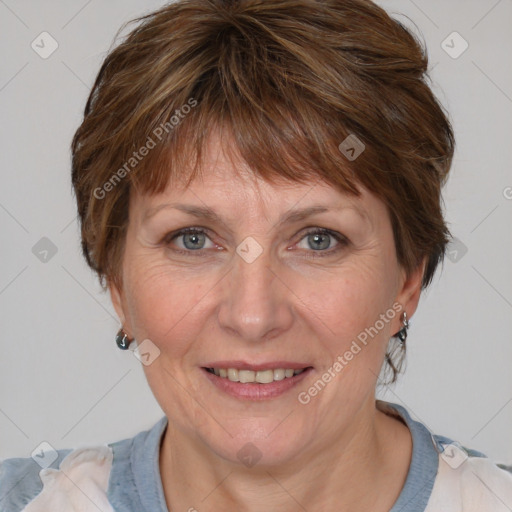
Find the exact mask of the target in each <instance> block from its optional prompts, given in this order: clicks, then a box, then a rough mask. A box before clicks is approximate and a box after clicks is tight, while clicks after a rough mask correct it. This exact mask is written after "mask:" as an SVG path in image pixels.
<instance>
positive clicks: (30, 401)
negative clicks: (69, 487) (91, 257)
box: [0, 0, 512, 463]
mask: <svg viewBox="0 0 512 512" xmlns="http://www.w3.org/2000/svg"><path fill="white" fill-rule="evenodd" d="M380 4H381V5H383V6H384V7H386V8H387V9H388V10H389V11H390V12H392V13H403V14H405V15H406V16H407V17H404V16H401V15H400V16H398V17H399V18H400V19H401V20H403V21H404V22H405V23H406V24H408V25H412V22H414V24H415V25H416V26H417V28H418V29H419V30H420V31H421V32H422V34H423V35H424V37H425V40H426V43H427V46H428V49H429V55H430V59H431V62H430V67H431V69H432V72H431V76H432V79H433V83H434V88H435V92H436V94H438V96H439V97H440V99H441V101H442V103H443V104H444V105H445V106H446V107H447V108H448V110H449V112H450V113H451V117H452V119H453V123H454V127H455V132H456V137H457V142H458V147H457V153H456V157H455V161H454V165H453V169H452V175H451V178H450V180H449V183H448V185H447V187H446V189H445V192H444V197H445V203H446V216H447V219H448V221H449V223H450V228H451V230H452V232H453V234H454V235H455V236H456V237H457V239H458V240H460V242H457V244H456V246H455V247H452V248H451V252H450V258H448V259H447V260H446V263H445V265H444V269H443V270H442V272H438V274H437V276H436V279H435V281H434V283H433V284H432V286H431V288H430V289H429V290H428V291H427V293H426V294H424V296H423V297H422V299H421V302H420V306H419V309H418V311H417V312H416V314H415V315H414V317H413V320H412V322H411V329H410V332H409V339H408V344H409V354H408V367H407V372H406V374H405V375H404V376H402V377H401V380H400V381H399V383H398V384H397V385H396V386H395V387H394V388H392V389H390V390H388V391H387V392H386V393H385V394H384V395H383V397H384V398H385V399H387V400H390V401H393V402H397V403H401V404H403V405H405V406H406V407H407V408H408V409H409V410H410V411H411V413H412V415H413V416H414V417H415V418H418V419H420V420H421V421H423V422H424V423H426V424H427V426H428V427H429V428H430V429H431V430H433V431H434V432H435V433H439V434H444V435H447V436H449V437H453V438H455V439H457V440H459V441H460V442H462V443H463V444H466V445H467V446H470V447H473V448H476V449H479V450H481V451H483V452H484V453H486V454H488V455H489V456H491V457H492V458H494V459H495V460H497V461H506V462H509V463H510V462H512V403H511V402H512V371H511V361H512V343H511V341H512V340H511V335H510V332H511V331H512V265H511V264H510V262H511V261H512V258H511V256H512V230H511V228H510V226H511V222H510V221H511V220H512V173H511V162H512V123H511V114H512V80H511V78H512V59H511V58H510V56H511V54H512V36H511V32H510V27H511V26H512V23H511V22H512V0H500V1H496V0H478V1H476V0H472V1H468V0H450V1H441V0H436V1H432V0H430V1H427V0H415V1H410V0H395V1H382V2H380ZM161 5H162V2H160V1H142V0H128V1H127V0H112V1H108V2H107V1H100V0H90V1H83V0H73V1H69V0H66V1H64V0H46V1H44V2H42V1H40V2H36V1H28V0H0V39H1V48H2V50H1V52H2V66H1V67H0V118H1V120H2V122H1V125H0V131H1V132H0V140H1V144H2V151H1V152H0V173H1V184H2V185H1V187H0V226H1V228H0V229H1V233H2V250H1V270H0V315H1V319H0V321H1V338H0V458H5V457H11V456H29V455H30V454H31V452H32V451H33V450H34V448H35V447H36V446H38V445H39V444H40V443H41V442H42V441H47V442H49V443H50V444H51V445H52V446H53V447H55V448H70V447H78V446H81V445H84V444H89V443H103V442H112V441H116V440H119V439H122V438H125V437H129V436H132V435H134V434H135V433H137V432H139V431H140V430H143V429H146V428H149V427H150V426H151V425H153V423H154V422H155V421H156V420H157V419H158V418H160V417H161V416H162V411H161V409H160V407H159V406H158V404H157V403H156V401H155V399H154V398H153V395H152V393H151V391H150V389H149V387H148V385H147V383H146V381H145V378H144V374H143V371H142V367H141V363H140V362H139V361H138V360H137V359H136V358H135V357H134V356H133V354H132V353H130V352H127V353H125V352H121V351H120V350H118V349H117V347H116V345H115V343H114V335H115V333H116V331H117V329H118V327H119V323H118V321H117V318H116V316H115V313H114V310H113V308H112V306H111V304H110V301H109V297H108V295H105V294H103V293H102V292H101V290H100V287H99V284H98V283H97V281H96V278H95V277H94V275H93V274H92V273H91V272H90V271H89V270H88V268H87V267H86V265H85V263H84V262H83V261H82V258H81V255H80V251H79V237H78V227H77V222H76V214H75V205H74V199H73V196H72V195H71V185H70V161H69V143H70V141H71V137H72V135H73V132H74V130H75V129H76V128H77V126H78V124H79V122H80V119H81V113H82V110H83V107H84V104H85V100H86V95H87V93H88V91H89V89H90V87H91V85H92V82H93V79H94V77H95V74H96V72H97V71H98V69H99V66H100V63H101V61H102V59H103V58H104V57H105V54H106V51H107V50H108V48H109V47H110V45H111V43H112V41H113V36H114V34H115V32H116V31H117V29H118V28H119V27H120V25H121V23H122V22H124V21H126V20H128V19H130V18H133V17H135V16H136V15H140V14H143V13H145V12H148V11H149V10H152V9H154V8H157V7H159V6H161ZM408 18H410V19H408ZM415 30H416V29H415ZM43 31H46V32H48V33H49V34H51V36H52V37H53V38H54V39H55V40H56V41H57V43H58V48H57V50H56V51H55V52H54V53H53V54H52V55H50V56H49V57H48V58H46V59H43V58H41V57H40V55H39V54H38V53H36V52H35V51H34V50H33V49H32V47H31V43H32V41H34V40H35V41H36V43H38V41H39V43H38V44H39V45H40V47H41V46H42V43H41V38H38V36H39V34H41V32H43ZM454 31H456V32H458V33H459V34H460V35H461V36H462V38H464V40H466V41H467V42H468V44H469V48H468V49H467V50H466V51H465V52H464V53H462V54H461V55H460V56H458V58H453V57H452V56H450V55H449V54H448V53H447V52H446V51H445V49H446V50H448V51H449V52H451V53H452V55H455V54H457V53H459V52H460V50H461V49H462V48H463V46H462V44H463V41H462V40H461V39H458V38H457V36H455V38H454V37H453V36H451V37H450V38H448V39H447V37H448V36H449V35H450V34H451V33H452V32H454ZM44 37H46V38H47V37H48V36H44ZM443 41H446V42H445V43H444V48H445V49H443V46H442V45H443V43H442V42H443ZM36 43H35V44H36ZM50 43H51V42H50V40H49V39H45V43H44V49H43V48H40V49H39V51H43V50H44V51H48V49H50V48H51V46H50ZM449 47H452V48H449ZM43 237H46V238H48V239H49V240H51V242H52V244H54V246H55V249H56V251H57V252H56V253H55V254H52V252H51V248H50V252H48V253H47V254H45V253H44V252H42V251H43V250H45V248H46V249H48V247H49V245H48V244H49V242H48V241H42V242H41V241H40V240H41V238H43ZM34 247H35V249H34ZM55 249H54V250H55ZM466 250H467V252H465V251H466ZM42 260H43V261H42Z"/></svg>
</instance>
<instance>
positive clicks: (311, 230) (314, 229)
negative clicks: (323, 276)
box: [162, 226, 350, 259]
mask: <svg viewBox="0 0 512 512" xmlns="http://www.w3.org/2000/svg"><path fill="white" fill-rule="evenodd" d="M189 233H199V234H204V235H205V236H206V237H207V238H208V239H209V240H210V241H211V242H212V243H213V244H215V242H214V241H213V240H212V238H211V236H210V233H211V231H210V230H209V229H208V228H204V227H202V226H188V227H185V228H182V229H179V230H177V231H173V232H171V233H167V234H166V235H165V236H164V237H163V239H162V243H163V244H164V245H169V244H170V243H171V242H172V241H173V240H175V239H176V238H179V237H182V236H184V235H186V234H189ZM310 234H326V235H329V236H330V237H332V238H334V239H335V240H336V242H337V245H335V247H334V248H330V249H327V250H320V251H315V250H313V249H311V250H309V251H308V250H304V249H299V251H302V252H304V257H305V258H310V259H311V258H321V257H324V256H329V255H331V254H335V253H337V252H339V251H340V250H342V249H343V248H344V247H345V246H347V245H348V244H349V243H350V240H349V239H348V238H347V237H346V236H345V235H343V234H342V233H338V232H337V231H334V230H332V229H328V228H323V227H320V226H307V227H305V228H303V229H302V230H301V231H300V232H299V235H300V238H298V240H297V241H296V242H295V243H294V244H293V245H297V244H298V243H299V242H301V241H302V240H303V239H304V238H305V237H307V236H308V235H310ZM215 245H217V244H215ZM217 249H219V246H217ZM219 250H220V249H219ZM172 251H174V252H177V253H180V254H187V255H193V256H207V254H205V252H207V251H208V250H207V249H204V248H202V249H197V250H187V249H179V248H178V249H172Z"/></svg>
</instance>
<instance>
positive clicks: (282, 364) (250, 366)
mask: <svg viewBox="0 0 512 512" xmlns="http://www.w3.org/2000/svg"><path fill="white" fill-rule="evenodd" d="M309 366H311V365H310V364H307V363H297V362H293V361H268V362H266V363H249V362H247V361H241V360H237V361H214V362H211V363H206V364H205V365H203V367H204V368H226V369H227V368H234V369H236V370H254V371H258V370H277V369H280V368H282V369H285V370H287V369H292V370H302V368H308V367H309Z"/></svg>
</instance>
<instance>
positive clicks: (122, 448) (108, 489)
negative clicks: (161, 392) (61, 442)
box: [0, 416, 166, 512]
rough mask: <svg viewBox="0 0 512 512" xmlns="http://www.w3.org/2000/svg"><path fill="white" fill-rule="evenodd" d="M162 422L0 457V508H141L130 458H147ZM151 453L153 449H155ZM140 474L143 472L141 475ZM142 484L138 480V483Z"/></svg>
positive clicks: (11, 511)
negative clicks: (101, 439) (105, 438)
mask: <svg viewBox="0 0 512 512" xmlns="http://www.w3.org/2000/svg"><path fill="white" fill-rule="evenodd" d="M165 425H166V418H165V416H164V417H163V418H162V419H161V420H160V421H159V422H157V423H156V424H155V425H154V426H153V428H151V429H150V430H146V431H143V432H139V433H138V434H136V435H135V436H134V437H131V438H125V439H122V440H119V441H115V442H112V443H109V444H102V445H97V446H86V447H80V448H76V449H60V450H53V449H51V446H49V447H48V448H49V449H48V450H44V451H43V450H42V451H41V452H40V453H34V454H33V456H32V457H18V458H9V459H3V460H0V512H48V511H49V510H51V511H52V512H62V511H66V512H67V511H69V510H80V511H81V512H89V511H91V512H98V510H100V511H101V512H114V508H113V507H112V505H113V506H115V507H116V508H115V510H132V508H131V507H133V506H135V507H136V509H141V508H142V507H141V506H139V505H140V503H139V501H138V494H137V492H138V490H137V486H136V484H135V482H134V471H135V469H134V467H133V466H134V464H138V463H139V459H141V458H144V457H146V458H150V459H151V460H150V461H149V462H148V464H152V463H153V460H154V453H151V454H149V452H150V451H151V449H153V451H155V450H157V449H158V444H157V441H158V439H159V435H160V434H161V431H162V429H163V428H164V427H165ZM156 453H157V452H156ZM143 476H145V475H143ZM142 487H144V486H142Z"/></svg>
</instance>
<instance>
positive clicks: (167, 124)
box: [72, 0, 454, 288]
mask: <svg viewBox="0 0 512 512" xmlns="http://www.w3.org/2000/svg"><path fill="white" fill-rule="evenodd" d="M133 22H134V23H136V26H135V28H134V29H133V30H132V31H131V32H130V33H129V34H128V35H127V37H125V38H124V40H123V41H122V42H121V43H120V44H118V45H117V46H116V47H115V48H114V49H113V50H111V51H110V53H109V54H108V56H107V57H106V59H105V61H104V63H103V65H102V67H101V69H100V71H99V74H98V76H97V78H96V81H95V83H94V86H93V88H92V91H91V94H90V96H89V99H88V101H87V104H86V107H85V113H84V119H83V122H82V124H81V125H80V127H79V128H78V130H77V132H76V134H75V136H74V139H73V143H72V181H73V186H74V190H75V194H76V197H77V204H78V212H79V216H80V221H81V235H82V249H83V253H84V256H85V258H86V260H87V262H88V264H89V265H90V267H91V268H92V269H94V270H95V271H96V272H97V274H98V276H99V278H100V282H101V284H102V286H103V287H104V288H105V278H106V280H107V281H112V282H114V283H116V284H117V285H118V286H121V285H122V283H121V275H120V268H121V265H120V262H121V258H122V252H123V247H124V238H125V233H126V226H127V222H128V204H129V194H130V190H133V189H136V190H140V191H141V192H142V193H158V192H162V191H163V190H164V188H165V186H166V185H167V184H168V183H169V180H174V179H180V180H182V179H183V178H184V172H185V171H184V169H188V170H189V171H188V170H187V172H189V174H188V183H190V181H191V180H192V179H194V178H195V176H196V175H197V173H198V172H200V169H201V159H202V150H203V147H204V144H205V142H206V140H207V137H208V135H209V134H211V133H212V130H213V129H214V128H218V129H220V130H222V131H225V132H226V133H227V134H228V135H229V136H230V140H231V141H234V148H235V149H236V151H237V152H238V154H239V155H241V157H242V158H243V160H244V161H245V162H246V163H247V164H248V166H249V167H250V168H251V170H252V171H253V172H254V173H255V174H256V175H258V176H260V177H262V178H264V179H268V180H270V181H272V182H274V181H275V180H279V179H284V180H292V181H295V182H300V183H306V184H307V183H312V182H313V181H317V180H319V179H321V180H323V181H326V182H328V183H330V184H331V185H333V186H335V187H336V188H337V189H339V190H340V191H343V192H346V193H349V194H355V195H359V193H358V190H357V184H358V183H360V184H362V185H364V186H365V187H367V188H368V189H369V190H370V191H372V192H373V193H374V194H376V195H377V197H379V198H380V199H381V200H382V201H383V202H384V203H385V204H386V205H387V208H388V211H389V214H390V218H391V222H392V226H393V232H394V240H395V246H396V252H397V258H398V262H399V263H400V264H401V265H402V267H403V268H404V269H405V270H406V271H407V273H410V272H411V271H412V270H414V269H416V268H417V267H418V265H419V264H420V263H421V262H422V261H423V259H424V258H426V259H427V265H426V269H425V272H424V275H423V281H422V287H423V288H425V287H427V286H428V284H429V283H430V282H431V280H432V278H433V275H434V273H435V270H436V268H437V266H438V264H439V263H440V262H441V261H442V260H443V257H444V252H445V247H446V244H447V242H448V241H449V235H450V233H449V231H448V228H447V226H446V224H445V221H444V218H443V213H442V208H441V202H442V198H441V188H442V186H443V185H444V183H445V181H446V178H447V174H448V171H449V168H450V165H451V160H452V157H453V151H454V138H453V132H452V128H451V125H450V122H449V120H448V119H447V116H446V114H445V113H444V110H443V108H442V106H441V105H440V104H439V102H438V101H437V100H436V98H435V96H434V94H433V93H432V91H431V89H430V87H429V84H428V77H427V65H428V60H427V55H426V51H425V49H424V47H423V46H422V44H421V42H420V41H418V39H417V38H416V37H415V36H414V35H413V34H412V33H411V32H410V31H409V30H408V29H406V28H405V27H404V26H403V25H402V24H401V23H400V22H399V21H397V20H394V19H392V18H391V17H390V16H388V14H387V13H386V12H385V11H384V10H383V9H382V8H380V7H378V6H377V5H375V4H374V3H373V2H371V1H368V0H325V1H319V0H318V1H316V0H272V1H268V0H238V1H236V0H231V1H229V0H178V1H176V2H173V3H171V4H169V5H166V6H164V7H163V8H162V9H160V10H158V11H156V12H154V13H151V14H148V15H146V16H143V17H141V18H138V19H136V20H133ZM185 107H187V108H185ZM173 118H174V120H173ZM176 120H177V122H176ZM157 134H158V136H157ZM348 136H352V138H353V137H354V136H355V137H356V138H357V139H355V140H359V141H361V142H362V143H363V144H364V151H363V152H362V153H361V154H360V155H359V156H358V157H357V158H356V159H353V160H352V159H350V158H347V155H344V154H343V153H342V152H341V151H340V149H339V146H340V143H342V142H343V141H344V140H345V139H346V138H347V137H348ZM349 140H350V139H349ZM153 143H154V144H153ZM144 147H145V148H146V150H145V151H143V150H142V149H143V148H144ZM361 147H362V146H361ZM139 148H140V153H144V155H143V156H142V155H141V154H139ZM226 149H227V150H228V152H229V150H230V148H229V147H227V148H226ZM135 155H137V156H135ZM348 156H350V155H348ZM191 162H194V165H191ZM132 164H133V165H132Z"/></svg>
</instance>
